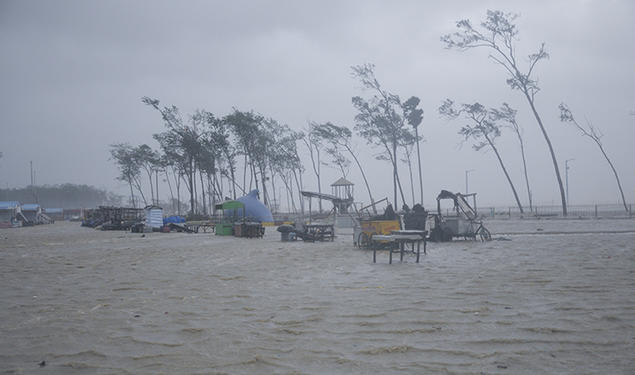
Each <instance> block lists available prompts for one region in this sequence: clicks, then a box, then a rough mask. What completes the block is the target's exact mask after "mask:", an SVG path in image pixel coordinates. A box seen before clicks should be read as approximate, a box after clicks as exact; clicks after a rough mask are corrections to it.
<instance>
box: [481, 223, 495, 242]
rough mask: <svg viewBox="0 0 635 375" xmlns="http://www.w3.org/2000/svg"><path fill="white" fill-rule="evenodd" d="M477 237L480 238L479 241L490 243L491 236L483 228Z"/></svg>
mask: <svg viewBox="0 0 635 375" xmlns="http://www.w3.org/2000/svg"><path fill="white" fill-rule="evenodd" d="M479 235H480V236H481V241H491V239H492V234H491V233H490V232H489V230H487V228H485V227H483V226H481V228H480V230H479Z"/></svg>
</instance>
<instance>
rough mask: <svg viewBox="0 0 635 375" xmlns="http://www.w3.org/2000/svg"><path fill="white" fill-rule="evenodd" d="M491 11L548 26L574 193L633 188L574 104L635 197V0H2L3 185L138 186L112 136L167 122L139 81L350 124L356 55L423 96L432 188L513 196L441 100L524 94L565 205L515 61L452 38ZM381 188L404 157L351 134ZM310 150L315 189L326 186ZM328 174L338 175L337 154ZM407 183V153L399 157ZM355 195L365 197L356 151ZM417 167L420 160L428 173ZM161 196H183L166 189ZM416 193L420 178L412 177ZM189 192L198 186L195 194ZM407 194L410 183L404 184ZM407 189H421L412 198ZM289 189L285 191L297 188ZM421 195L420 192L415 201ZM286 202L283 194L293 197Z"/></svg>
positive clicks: (533, 150)
mask: <svg viewBox="0 0 635 375" xmlns="http://www.w3.org/2000/svg"><path fill="white" fill-rule="evenodd" d="M488 9H492V10H499V9H500V10H503V11H507V12H513V13H518V14H519V15H520V17H519V18H518V19H517V20H516V23H517V25H518V27H519V35H518V40H517V47H518V51H517V53H518V55H519V56H523V57H524V56H527V55H528V54H530V53H533V52H535V51H536V50H537V49H538V48H539V46H540V44H541V43H542V42H545V44H546V45H545V46H546V49H547V51H548V53H549V54H550V58H549V59H547V60H545V61H541V62H540V63H539V64H538V65H537V66H536V70H535V74H536V77H538V80H539V85H540V87H541V91H540V92H539V93H538V94H537V96H536V104H537V106H538V111H539V112H540V114H541V116H542V117H543V120H544V122H545V126H546V128H547V130H548V132H549V134H550V136H551V140H552V143H553V145H554V149H555V153H556V156H557V158H558V161H559V165H560V171H561V173H562V177H563V180H564V178H565V160H567V159H574V160H572V161H571V162H570V167H571V169H570V170H569V176H568V177H569V193H570V204H574V205H575V204H585V203H620V201H619V199H620V198H619V192H618V190H617V186H616V183H615V178H614V176H613V175H612V172H611V171H610V169H609V167H608V165H607V164H606V161H605V160H604V158H603V157H602V155H601V153H600V151H599V150H598V149H597V146H596V145H594V144H593V143H592V141H590V140H589V139H587V138H583V137H581V136H580V135H579V133H578V132H577V131H576V130H575V129H574V128H573V127H571V126H570V125H568V124H565V123H561V122H560V119H559V110H558V105H559V104H560V103H561V102H565V103H567V104H568V106H569V107H570V109H571V110H572V111H573V113H574V115H575V116H576V117H577V118H578V120H580V122H582V123H586V121H589V122H591V123H592V124H593V125H595V126H596V127H597V128H598V129H600V130H601V131H602V133H603V134H604V137H603V138H602V141H603V143H604V146H605V148H606V151H607V152H608V154H609V156H610V157H611V158H612V160H613V162H614V164H615V166H616V168H617V171H618V172H619V174H620V178H621V180H622V186H623V188H624V193H625V195H626V201H627V202H631V201H632V200H633V199H635V173H633V172H634V169H633V166H632V165H631V164H630V161H632V160H634V158H635V148H634V147H633V146H632V142H633V139H635V116H634V115H633V114H632V111H634V110H635V92H634V91H633V89H632V87H633V86H634V84H635V72H634V71H633V68H632V67H633V66H635V50H633V48H632V46H633V45H635V24H634V23H633V21H632V19H633V16H635V2H631V1H626V0H623V1H587V0H585V1H582V0H579V1H576V0H559V1H531V2H529V1H516V2H509V1H480V2H472V1H452V2H448V3H444V4H438V3H434V2H421V1H400V2H394V3H388V2H381V1H363V2H362V1H351V2H337V1H327V2H320V3H308V2H296V1H278V2H272V3H264V2H251V1H236V2H210V1H193V2H187V3H177V2H170V1H152V2H150V1H138V2H126V1H102V2H84V1H58V2H45V1H4V2H2V3H0V48H2V50H3V59H1V60H0V80H1V81H2V82H3V84H2V87H1V88H0V106H1V109H2V112H3V113H4V115H5V116H4V117H3V119H2V121H1V124H2V125H1V130H2V134H3V136H2V137H1V138H0V152H2V153H3V156H2V158H0V187H1V188H6V187H10V188H12V187H21V186H25V185H28V184H29V183H30V169H29V162H30V161H33V166H34V169H35V170H36V184H42V185H44V184H49V185H53V184H61V183H66V182H68V183H77V184H88V185H93V186H96V187H98V188H102V189H107V190H109V191H113V192H116V193H118V194H121V195H123V196H124V197H125V196H126V194H127V185H126V184H124V183H122V182H120V181H117V180H116V179H115V178H116V176H117V174H118V172H117V168H116V166H115V165H114V163H113V162H112V161H111V160H109V157H110V154H109V145H111V144H113V143H121V142H127V143H130V144H133V145H138V144H142V143H147V144H149V145H150V146H152V147H153V148H155V149H158V144H157V143H156V142H155V141H154V140H153V139H152V135H153V134H155V133H159V132H161V131H163V130H164V124H163V121H162V120H161V118H160V115H159V114H158V113H157V112H156V111H154V110H153V109H151V108H149V107H148V106H145V105H144V104H142V103H141V97H143V96H149V97H152V98H157V99H159V100H161V103H162V104H163V105H176V106H177V107H179V109H180V110H181V113H182V114H183V115H188V114H190V113H192V112H193V111H194V110H196V109H205V110H208V111H210V112H212V113H214V114H215V115H216V116H218V117H222V116H224V115H226V114H228V113H230V112H231V111H232V108H237V109H240V110H244V111H248V110H254V111H255V112H258V113H261V114H263V115H264V116H267V117H271V118H274V119H276V120H277V121H279V122H280V123H282V124H287V125H289V126H290V127H291V128H292V129H294V130H300V129H303V128H306V127H307V122H309V121H315V122H319V123H322V122H327V121H330V122H332V123H335V124H337V125H342V126H347V127H349V128H350V129H351V130H352V129H353V125H354V121H353V118H354V116H355V110H354V108H353V106H352V105H351V97H353V96H356V95H362V96H363V95H366V93H365V92H364V91H363V90H362V89H361V87H360V84H359V83H358V82H356V81H355V80H354V79H353V78H352V77H351V74H350V72H351V66H353V65H359V64H364V63H373V64H375V66H376V69H375V72H376V75H377V77H378V79H379V80H380V82H381V83H382V85H383V86H384V87H386V88H387V89H388V90H389V91H391V92H393V93H395V94H398V95H400V96H401V97H402V98H404V99H405V98H408V97H410V96H413V95H414V96H418V97H419V98H420V99H421V107H422V108H423V109H424V111H425V112H424V119H423V123H422V128H420V131H421V135H423V137H424V138H425V142H424V143H422V144H421V147H422V148H421V151H422V162H423V175H424V193H425V199H424V203H425V204H431V203H432V202H433V201H434V198H435V197H436V195H437V194H438V193H439V191H440V190H441V189H447V190H452V191H461V192H462V191H464V189H465V171H466V170H472V169H473V170H474V171H473V172H471V173H470V176H469V185H470V190H471V191H475V192H477V193H478V197H479V198H478V203H479V205H481V206H491V205H496V206H513V205H514V198H513V195H512V193H511V191H510V189H509V186H508V184H507V182H506V180H505V178H504V176H503V173H502V172H501V170H500V168H499V166H498V164H497V162H496V160H495V156H494V154H493V153H492V152H484V151H480V152H476V151H474V150H473V149H472V147H471V143H465V144H464V145H462V146H461V144H462V138H461V136H460V135H458V134H457V131H458V129H459V128H460V127H461V125H463V122H461V121H458V120H457V121H447V120H445V119H442V118H441V117H440V116H439V114H438V111H437V109H438V107H439V106H440V105H441V103H442V101H443V100H444V99H446V98H451V99H453V100H455V101H456V102H457V103H463V102H465V103H472V102H480V103H482V104H483V105H485V106H486V107H498V106H500V105H501V103H503V102H507V103H509V104H510V105H511V106H512V107H514V108H515V109H517V110H518V122H519V124H520V125H521V126H522V127H523V128H524V134H525V139H526V142H527V153H528V155H527V157H528V169H529V175H530V178H531V180H532V192H533V197H534V203H535V204H540V205H551V204H553V205H558V204H560V195H559V190H558V187H557V183H556V178H555V174H554V171H553V167H552V164H551V160H550V157H549V154H548V151H547V148H546V145H545V142H544V139H543V137H542V135H541V133H540V130H539V128H538V126H537V125H536V123H535V120H534V119H533V116H532V115H531V112H530V109H529V107H528V105H527V103H526V102H524V101H523V98H522V97H521V94H520V93H519V92H516V91H511V90H510V89H509V87H508V86H507V85H506V83H505V80H506V76H505V74H504V72H503V70H502V68H501V67H500V66H498V65H496V64H494V63H493V62H492V61H491V60H490V59H488V58H487V51H485V50H482V49H476V50H469V51H466V52H457V51H454V50H447V49H445V48H444V45H443V43H442V42H441V41H440V37H441V36H442V35H444V34H447V33H451V32H454V31H455V30H456V27H455V22H456V21H458V20H460V19H470V20H471V21H472V22H473V23H474V24H478V23H480V21H481V20H482V19H483V18H484V16H485V13H486V11H487V10H488ZM354 143H355V144H356V150H357V151H358V152H359V155H360V156H361V157H362V159H363V160H364V164H365V165H367V166H372V168H368V169H370V170H371V172H370V173H369V180H370V181H369V182H370V184H371V185H372V187H373V190H374V194H375V196H376V197H378V198H382V197H384V196H387V197H392V181H391V175H392V172H391V167H390V165H389V163H387V162H384V161H377V160H375V159H374V158H373V156H374V155H375V154H376V153H377V150H375V149H372V148H371V147H370V146H368V145H366V143H365V141H364V140H363V139H361V138H360V137H359V136H357V135H355V136H354ZM497 144H498V145H499V147H500V150H501V153H502V154H503V157H504V161H505V163H506V164H507V167H508V168H509V170H510V174H511V177H512V179H513V180H514V183H515V185H516V187H517V189H518V192H519V196H520V198H521V201H522V202H523V203H524V204H526V203H527V194H526V190H525V188H524V181H523V180H522V163H521V160H520V153H519V151H518V146H517V141H516V138H515V136H514V134H513V133H512V132H511V131H508V130H506V131H504V133H503V135H502V136H501V137H500V139H498V141H497ZM300 149H301V152H303V153H304V155H303V156H304V161H305V166H306V168H307V170H306V172H305V174H304V188H305V189H306V190H314V191H317V186H316V180H315V176H314V175H313V173H312V171H311V168H310V167H309V163H310V160H309V158H308V152H307V151H306V149H305V148H304V147H303V146H300ZM323 173H324V177H323V178H322V190H323V191H327V192H328V191H330V186H329V185H330V183H331V182H333V181H335V180H336V179H338V178H339V177H340V175H339V174H338V171H337V169H335V168H324V169H323ZM400 174H401V178H402V183H403V185H404V189H405V191H404V193H405V195H406V197H408V196H410V188H409V181H408V168H407V166H406V165H405V164H400ZM347 178H348V179H349V180H351V181H353V182H354V183H355V184H356V186H355V191H356V200H357V201H367V200H368V198H367V195H366V193H365V188H364V186H363V180H362V178H361V176H360V174H359V172H358V170H357V169H356V168H355V167H354V165H353V166H351V168H350V174H349V176H348V177H347ZM415 180H416V171H415ZM160 190H161V198H162V199H165V198H167V197H168V191H167V187H161V189H160ZM415 195H418V190H417V192H416V193H415ZM183 198H185V196H184V195H183ZM407 199H408V198H407ZM408 200H410V199H408ZM283 202H286V201H285V200H284V199H283ZM408 203H409V202H408ZM285 205H286V203H285Z"/></svg>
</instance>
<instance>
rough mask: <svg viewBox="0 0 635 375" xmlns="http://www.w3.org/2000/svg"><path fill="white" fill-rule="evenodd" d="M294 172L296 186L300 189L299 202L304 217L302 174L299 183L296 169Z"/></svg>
mask: <svg viewBox="0 0 635 375" xmlns="http://www.w3.org/2000/svg"><path fill="white" fill-rule="evenodd" d="M292 171H293V178H294V179H295V184H296V186H297V187H298V201H299V202H300V212H301V213H302V215H304V198H303V197H302V174H300V180H299V181H298V174H297V172H296V171H295V168H294V169H293V170H292ZM300 173H302V172H300Z"/></svg>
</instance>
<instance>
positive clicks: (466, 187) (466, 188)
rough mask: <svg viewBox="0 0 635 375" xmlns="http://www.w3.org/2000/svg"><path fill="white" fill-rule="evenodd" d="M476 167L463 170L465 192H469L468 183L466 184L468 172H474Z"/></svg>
mask: <svg viewBox="0 0 635 375" xmlns="http://www.w3.org/2000/svg"><path fill="white" fill-rule="evenodd" d="M475 170H476V169H467V170H465V194H469V193H470V191H469V190H468V185H467V181H468V175H469V173H470V172H474V171H475Z"/></svg>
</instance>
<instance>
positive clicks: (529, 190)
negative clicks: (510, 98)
mask: <svg viewBox="0 0 635 375" xmlns="http://www.w3.org/2000/svg"><path fill="white" fill-rule="evenodd" d="M516 135H517V136H518V143H519V144H520V155H521V157H522V159H523V172H524V174H525V184H526V185H527V198H528V199H529V211H530V212H532V211H533V210H534V206H533V204H532V201H531V189H530V188H529V174H528V173H527V159H526V158H525V143H524V142H523V137H521V136H520V133H519V132H518V130H516Z"/></svg>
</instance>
